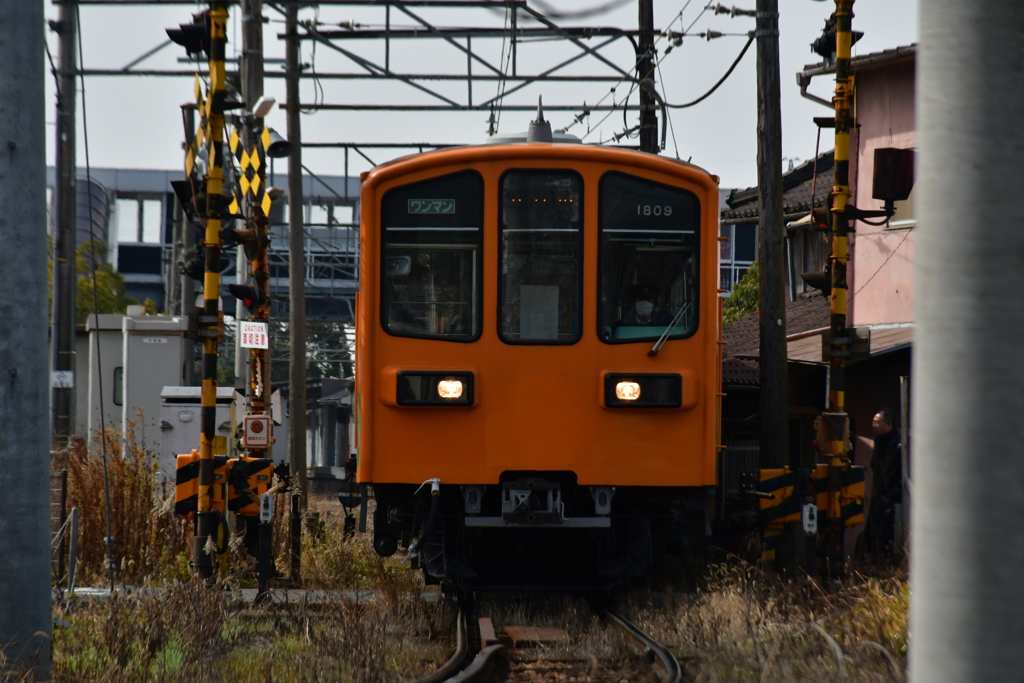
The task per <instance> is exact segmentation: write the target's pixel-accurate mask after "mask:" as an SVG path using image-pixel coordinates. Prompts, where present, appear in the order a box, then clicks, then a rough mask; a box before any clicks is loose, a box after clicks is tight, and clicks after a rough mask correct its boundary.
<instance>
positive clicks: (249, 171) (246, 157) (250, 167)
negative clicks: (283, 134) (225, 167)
mask: <svg viewBox="0 0 1024 683" xmlns="http://www.w3.org/2000/svg"><path fill="white" fill-rule="evenodd" d="M271 142H272V140H271V136H270V129H269V128H264V129H263V131H262V132H261V133H260V135H259V137H258V138H257V139H256V144H255V145H254V146H253V148H252V150H251V151H250V150H246V149H245V148H244V147H243V146H242V141H241V139H240V138H239V136H238V131H233V132H232V133H231V137H230V139H229V140H228V143H229V146H230V147H231V153H232V154H234V155H235V159H237V160H238V165H239V167H240V168H241V175H240V176H239V178H238V184H239V187H240V189H241V190H242V196H243V197H245V196H246V195H251V196H252V198H253V200H254V201H255V202H256V204H257V206H259V207H260V209H262V210H263V215H264V216H269V215H270V204H271V199H270V195H269V194H268V193H267V184H266V182H264V181H263V180H262V179H261V178H260V173H259V171H260V168H262V167H264V166H265V165H266V163H267V152H266V150H267V149H268V148H269V147H270V145H271Z"/></svg>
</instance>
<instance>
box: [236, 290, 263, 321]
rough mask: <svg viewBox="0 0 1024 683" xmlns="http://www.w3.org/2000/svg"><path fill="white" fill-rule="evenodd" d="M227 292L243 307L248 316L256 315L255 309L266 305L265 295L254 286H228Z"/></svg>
mask: <svg viewBox="0 0 1024 683" xmlns="http://www.w3.org/2000/svg"><path fill="white" fill-rule="evenodd" d="M228 291H229V292H231V296H233V297H235V298H236V299H238V300H239V301H241V302H242V303H243V304H244V305H245V308H246V310H247V311H249V315H256V309H258V308H260V307H262V306H266V305H267V295H266V294H264V293H263V290H262V289H260V288H259V287H257V286H256V285H228Z"/></svg>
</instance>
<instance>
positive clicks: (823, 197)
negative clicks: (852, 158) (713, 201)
mask: <svg viewBox="0 0 1024 683" xmlns="http://www.w3.org/2000/svg"><path fill="white" fill-rule="evenodd" d="M834 159H835V155H834V154H833V153H832V152H831V151H829V152H825V153H824V154H822V155H820V156H819V157H818V168H817V173H818V177H817V180H815V178H814V172H815V168H814V159H809V160H807V161H805V162H804V163H803V164H801V165H799V166H797V167H796V168H794V169H793V170H792V171H787V172H786V173H783V174H782V191H783V194H782V212H783V213H784V214H791V213H798V212H800V211H810V210H811V208H812V207H811V190H812V189H813V190H814V206H824V205H825V202H826V201H827V200H828V195H829V192H831V191H832V179H833V175H832V167H833V165H834ZM725 201H726V203H728V205H729V208H728V209H726V210H725V211H723V212H722V218H748V217H749V218H753V219H755V220H756V219H757V186H756V185H755V186H754V187H748V188H747V189H745V190H733V191H731V192H730V193H729V196H728V197H727V198H726V200H725Z"/></svg>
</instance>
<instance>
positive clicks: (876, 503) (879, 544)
mask: <svg viewBox="0 0 1024 683" xmlns="http://www.w3.org/2000/svg"><path fill="white" fill-rule="evenodd" d="M871 429H872V431H873V432H874V433H875V448H874V452H873V453H872V455H871V475H872V485H871V504H870V507H869V510H868V522H867V527H866V528H865V529H864V535H865V536H866V541H867V549H868V551H869V552H873V553H879V554H883V555H884V556H885V557H887V558H890V559H891V558H892V556H893V553H894V552H895V551H896V547H895V545H896V523H897V522H898V521H899V520H897V519H896V511H897V509H898V507H897V506H899V505H901V504H902V503H903V462H902V453H901V449H902V443H901V438H900V433H899V430H897V429H896V428H895V427H894V426H893V413H892V411H891V410H890V409H888V408H882V409H881V410H879V411H878V412H877V413H875V417H874V418H873V419H872V420H871Z"/></svg>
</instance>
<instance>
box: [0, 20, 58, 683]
mask: <svg viewBox="0 0 1024 683" xmlns="http://www.w3.org/2000/svg"><path fill="white" fill-rule="evenodd" d="M0 14H2V16H3V17H4V20H3V22H0V64H3V65H4V68H3V70H2V71H0V136H2V137H0V150H2V158H0V206H3V207H4V227H3V234H4V239H5V240H6V242H7V245H8V248H9V249H16V250H17V254H16V255H13V257H11V258H7V259H5V262H4V267H3V268H0V287H2V288H3V291H4V292H6V293H7V295H6V296H3V297H0V321H3V322H2V323H0V434H2V435H3V437H2V438H0V490H3V495H2V496H0V679H2V680H8V676H9V677H10V680H44V681H45V680H50V641H51V638H52V633H53V625H52V624H53V619H52V616H51V612H50V600H51V596H50V458H49V450H50V444H51V433H50V420H49V418H48V414H49V412H48V408H49V406H48V404H49V401H48V398H49V393H48V392H47V387H48V386H49V382H48V379H49V377H48V375H49V372H48V370H49V363H48V362H47V352H46V327H47V314H46V290H47V283H46V259H47V256H46V251H47V245H46V140H45V136H46V132H45V131H46V126H45V120H46V96H45V92H44V88H43V85H44V83H45V82H46V75H45V73H44V71H43V63H44V62H43V60H44V54H43V40H44V37H43V26H44V25H45V24H44V23H43V22H44V21H45V18H44V15H43V2H42V0H0ZM22 669H23V670H24V671H25V672H28V673H27V675H22V673H20V672H19V670H22ZM33 674H34V675H33Z"/></svg>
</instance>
